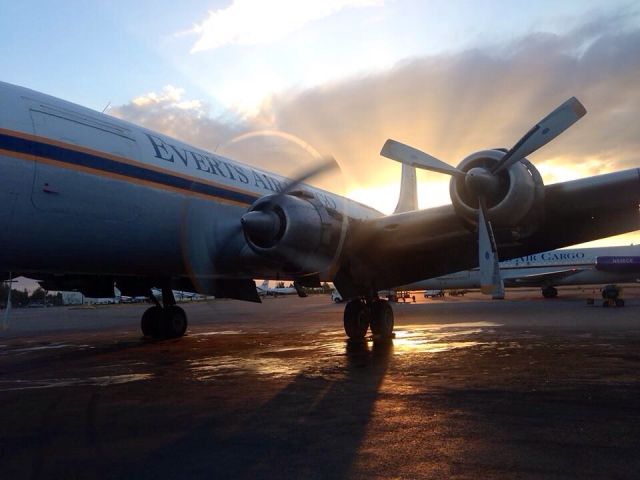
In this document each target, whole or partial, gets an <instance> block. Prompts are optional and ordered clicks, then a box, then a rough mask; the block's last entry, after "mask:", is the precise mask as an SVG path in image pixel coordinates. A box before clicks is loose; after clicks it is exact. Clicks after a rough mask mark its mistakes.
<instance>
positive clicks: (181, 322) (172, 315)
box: [160, 305, 187, 338]
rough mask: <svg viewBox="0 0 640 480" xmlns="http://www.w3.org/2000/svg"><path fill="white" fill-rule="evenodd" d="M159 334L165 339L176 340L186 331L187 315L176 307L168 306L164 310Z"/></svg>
mask: <svg viewBox="0 0 640 480" xmlns="http://www.w3.org/2000/svg"><path fill="white" fill-rule="evenodd" d="M163 313H164V315H163V318H162V325H161V329H160V330H161V334H162V336H163V337H165V338H177V337H181V336H183V335H184V333H185V332H186V331H187V314H186V313H185V312H184V310H183V309H182V308H180V307H178V306H177V305H169V306H167V307H165V308H164V311H163Z"/></svg>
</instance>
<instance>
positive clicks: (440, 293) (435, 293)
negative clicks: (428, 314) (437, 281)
mask: <svg viewBox="0 0 640 480" xmlns="http://www.w3.org/2000/svg"><path fill="white" fill-rule="evenodd" d="M434 297H444V290H439V289H438V290H425V291H424V298H434Z"/></svg>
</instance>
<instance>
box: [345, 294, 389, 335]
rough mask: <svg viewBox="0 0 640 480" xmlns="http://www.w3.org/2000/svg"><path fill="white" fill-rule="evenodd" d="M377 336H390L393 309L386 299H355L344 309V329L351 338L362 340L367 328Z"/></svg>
mask: <svg viewBox="0 0 640 480" xmlns="http://www.w3.org/2000/svg"><path fill="white" fill-rule="evenodd" d="M369 327H371V333H372V334H373V336H374V337H378V338H392V336H393V310H392V309H391V305H389V302H387V301H386V300H381V299H378V298H376V299H373V300H367V301H365V300H361V299H355V300H351V301H349V302H348V303H347V305H346V307H345V309H344V331H345V333H346V334H347V337H349V338H350V339H351V340H363V339H364V338H365V336H366V335H367V330H368V329H369Z"/></svg>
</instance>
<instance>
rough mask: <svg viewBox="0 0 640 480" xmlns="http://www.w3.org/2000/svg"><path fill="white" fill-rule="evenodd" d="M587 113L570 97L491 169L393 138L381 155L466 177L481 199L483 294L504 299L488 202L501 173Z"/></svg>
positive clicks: (467, 185)
mask: <svg viewBox="0 0 640 480" xmlns="http://www.w3.org/2000/svg"><path fill="white" fill-rule="evenodd" d="M586 113H587V110H586V109H585V108H584V106H583V105H582V104H581V103H580V102H579V101H578V100H577V99H576V98H575V97H571V98H570V99H569V100H567V101H565V102H564V103H563V104H562V105H560V106H559V107H557V108H556V109H555V110H553V111H552V112H551V113H549V114H548V115H547V116H546V117H544V118H543V119H542V120H540V121H539V122H538V123H537V124H536V125H535V126H534V127H533V128H531V129H530V130H529V131H528V132H527V133H526V134H525V135H524V136H523V137H522V138H521V139H520V140H519V141H518V142H517V143H516V144H515V145H514V146H513V147H511V149H509V150H508V151H507V152H506V153H505V154H504V156H503V157H502V158H501V159H500V160H499V161H498V162H497V163H496V164H495V165H493V166H492V167H491V168H488V167H486V166H483V167H478V166H476V167H474V168H471V169H469V170H468V171H466V172H465V171H462V170H460V169H459V168H456V167H453V166H451V165H449V164H448V163H445V162H443V161H442V160H439V159H437V158H435V157H433V156H431V155H429V154H427V153H424V152H421V151H420V150H417V149H415V148H413V147H410V146H409V145H405V144H403V143H400V142H398V141H396V140H392V139H388V140H387V141H386V142H385V144H384V146H383V147H382V150H381V151H380V154H381V155H382V156H384V157H387V158H390V159H391V160H396V161H398V162H400V163H403V164H407V165H412V166H414V167H417V168H422V169H424V170H429V171H432V172H438V173H444V174H446V175H451V176H453V177H457V178H464V184H465V186H466V188H467V190H468V191H469V192H470V193H471V195H472V196H473V197H475V198H477V199H478V259H479V264H480V277H481V284H482V290H483V292H484V293H488V292H490V293H493V294H494V297H495V296H496V293H497V294H498V295H499V294H500V292H501V291H502V295H503V296H504V287H503V284H502V280H501V278H500V269H499V266H498V253H497V248H496V242H495V238H494V235H493V230H492V227H491V223H490V222H489V221H488V218H487V208H486V199H487V198H491V197H492V195H493V194H495V192H497V191H498V190H499V188H500V177H499V174H500V173H501V172H503V171H505V170H507V169H508V168H509V167H511V166H512V165H514V164H515V163H517V162H519V161H521V160H523V159H524V158H525V157H526V156H527V155H529V154H531V153H533V152H535V151H536V150H538V149H539V148H541V147H543V146H544V145H546V144H547V143H549V142H550V141H551V140H553V139H554V138H556V137H557V136H558V135H560V134H561V133H562V132H564V131H565V130H567V129H568V128H569V127H570V126H571V125H573V124H574V123H575V122H577V121H578V120H579V119H580V118H582V117H583V116H584V115H585V114H586Z"/></svg>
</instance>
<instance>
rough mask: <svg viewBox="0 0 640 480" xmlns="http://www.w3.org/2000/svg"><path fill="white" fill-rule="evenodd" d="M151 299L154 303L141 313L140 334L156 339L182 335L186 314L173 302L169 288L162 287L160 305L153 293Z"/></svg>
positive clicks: (185, 325) (185, 326)
mask: <svg viewBox="0 0 640 480" xmlns="http://www.w3.org/2000/svg"><path fill="white" fill-rule="evenodd" d="M151 299H152V300H153V301H154V302H155V303H156V305H154V306H153V307H150V308H148V309H147V310H146V311H145V312H144V313H143V314H142V319H141V321H140V327H141V329H142V334H143V335H144V336H145V337H151V338H156V339H165V338H178V337H182V336H183V335H184V334H185V332H186V331H187V325H188V322H187V314H186V313H185V311H184V310H183V309H182V308H180V307H178V306H177V305H176V304H175V303H176V301H175V298H174V296H173V291H172V290H171V288H163V289H162V305H160V303H159V302H158V299H157V298H156V297H155V296H154V295H153V293H152V294H151Z"/></svg>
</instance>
